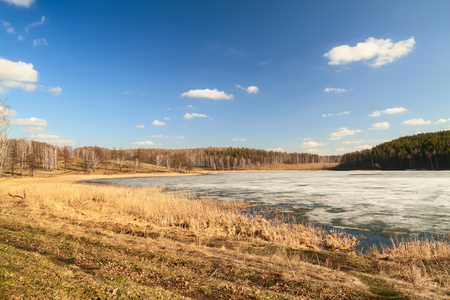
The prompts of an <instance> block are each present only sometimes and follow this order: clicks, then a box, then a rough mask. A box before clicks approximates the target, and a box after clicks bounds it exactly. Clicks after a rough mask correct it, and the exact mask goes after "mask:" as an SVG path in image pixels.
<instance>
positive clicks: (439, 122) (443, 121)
mask: <svg viewBox="0 0 450 300" xmlns="http://www.w3.org/2000/svg"><path fill="white" fill-rule="evenodd" d="M448 121H450V119H442V118H441V119H439V120H437V121H436V122H435V123H434V124H445V123H447V122H448Z"/></svg>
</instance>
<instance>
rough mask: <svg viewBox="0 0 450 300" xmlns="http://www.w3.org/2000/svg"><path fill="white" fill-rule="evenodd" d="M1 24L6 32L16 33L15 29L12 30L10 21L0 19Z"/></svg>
mask: <svg viewBox="0 0 450 300" xmlns="http://www.w3.org/2000/svg"><path fill="white" fill-rule="evenodd" d="M2 25H3V27H5V28H6V32H7V33H8V34H15V33H16V32H15V30H14V27H12V26H11V23H9V22H6V21H4V20H2Z"/></svg>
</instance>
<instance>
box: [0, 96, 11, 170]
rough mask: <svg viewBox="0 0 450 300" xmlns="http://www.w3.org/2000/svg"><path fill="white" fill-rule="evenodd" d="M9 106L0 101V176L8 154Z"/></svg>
mask: <svg viewBox="0 0 450 300" xmlns="http://www.w3.org/2000/svg"><path fill="white" fill-rule="evenodd" d="M9 112H10V111H9V107H8V106H7V105H5V101H4V100H2V101H0V177H1V176H2V174H3V167H4V165H5V163H6V160H7V156H8V142H9V136H10V129H9V121H8V116H9Z"/></svg>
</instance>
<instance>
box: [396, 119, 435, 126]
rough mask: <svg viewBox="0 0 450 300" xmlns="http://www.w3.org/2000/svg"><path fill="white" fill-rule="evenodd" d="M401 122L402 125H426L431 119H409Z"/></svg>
mask: <svg viewBox="0 0 450 300" xmlns="http://www.w3.org/2000/svg"><path fill="white" fill-rule="evenodd" d="M402 124H404V125H428V124H431V121H425V120H424V119H422V118H420V119H409V120H406V121H403V122H402Z"/></svg>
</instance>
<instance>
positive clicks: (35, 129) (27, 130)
mask: <svg viewBox="0 0 450 300" xmlns="http://www.w3.org/2000/svg"><path fill="white" fill-rule="evenodd" d="M41 131H44V128H42V127H28V128H25V129H24V130H23V132H25V133H36V132H41Z"/></svg>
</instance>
